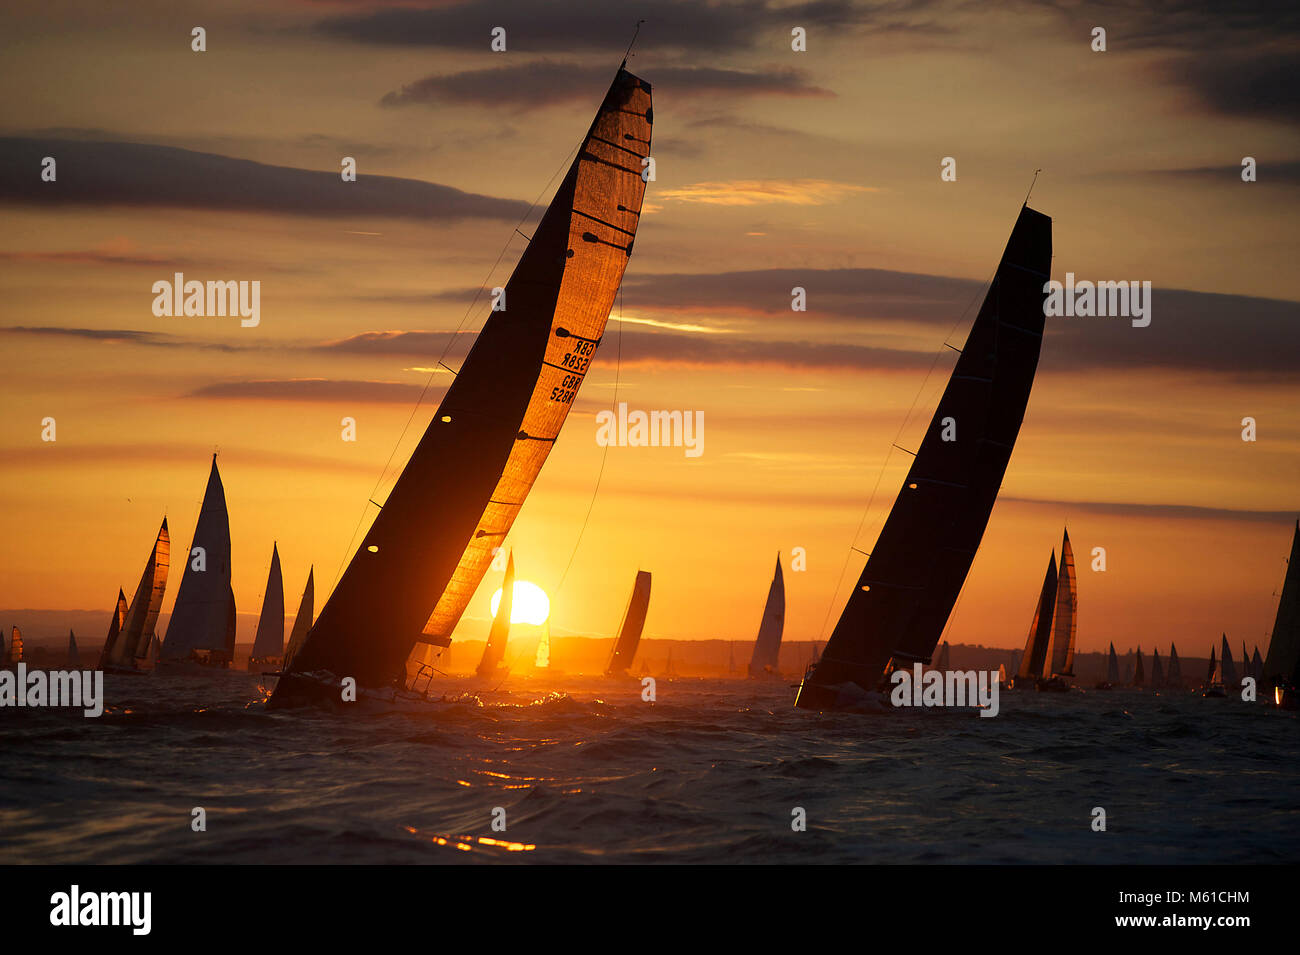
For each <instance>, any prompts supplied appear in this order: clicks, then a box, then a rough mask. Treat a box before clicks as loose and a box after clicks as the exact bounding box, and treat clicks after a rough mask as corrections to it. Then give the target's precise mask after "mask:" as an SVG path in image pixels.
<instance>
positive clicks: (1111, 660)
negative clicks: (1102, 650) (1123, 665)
mask: <svg viewBox="0 0 1300 955" xmlns="http://www.w3.org/2000/svg"><path fill="white" fill-rule="evenodd" d="M1118 685H1119V657H1117V656H1115V644H1114V643H1111V645H1110V652H1109V655H1108V656H1107V657H1106V679H1105V680H1103V681H1102V682H1100V683H1098V684H1097V685H1096V687H1095V688H1094V689H1098V690H1113V689H1115V687H1116V686H1118Z"/></svg>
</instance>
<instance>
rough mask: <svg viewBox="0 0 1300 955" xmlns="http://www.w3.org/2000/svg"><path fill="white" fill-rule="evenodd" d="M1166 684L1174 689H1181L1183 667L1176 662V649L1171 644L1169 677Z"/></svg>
mask: <svg viewBox="0 0 1300 955" xmlns="http://www.w3.org/2000/svg"><path fill="white" fill-rule="evenodd" d="M1168 683H1169V685H1170V686H1171V687H1173V688H1175V689H1179V690H1181V689H1183V688H1184V687H1183V665H1182V664H1181V663H1179V662H1178V647H1177V646H1175V645H1174V644H1173V643H1170V644H1169V676H1168Z"/></svg>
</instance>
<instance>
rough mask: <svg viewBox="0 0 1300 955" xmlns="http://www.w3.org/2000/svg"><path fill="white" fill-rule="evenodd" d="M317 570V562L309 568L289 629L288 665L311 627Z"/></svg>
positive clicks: (286, 659)
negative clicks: (314, 578) (314, 579)
mask: <svg viewBox="0 0 1300 955" xmlns="http://www.w3.org/2000/svg"><path fill="white" fill-rule="evenodd" d="M315 572H316V565H315V564H313V565H312V566H311V567H308V568H307V586H305V587H304V588H303V589H302V600H300V601H299V603H298V612H297V613H296V614H294V617H293V629H292V630H291V631H289V645H288V646H287V647H286V648H285V651H284V663H285V665H286V666H287V665H288V663H289V661H290V660H292V659H293V657H294V654H295V653H297V652H298V648H299V647H301V646H302V642H303V641H304V640H306V639H307V631H309V630H310V629H311V619H312V613H313V612H314V609H315V605H316V586H315V583H314V582H313V577H314V575H315Z"/></svg>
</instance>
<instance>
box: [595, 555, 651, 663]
mask: <svg viewBox="0 0 1300 955" xmlns="http://www.w3.org/2000/svg"><path fill="white" fill-rule="evenodd" d="M649 609H650V571H648V570H638V571H637V572H636V580H635V581H634V582H633V584H632V596H631V597H629V598H628V601H627V610H625V611H624V612H623V624H622V626H620V627H619V628H618V638H617V639H616V640H615V641H614V648H613V650H611V651H610V654H609V664H608V665H607V666H606V667H605V676H627V668H628V667H630V666H631V665H632V660H633V659H634V658H635V657H636V650H637V647H638V646H640V645H641V631H642V630H643V629H645V616H646V612H647V611H648V610H649Z"/></svg>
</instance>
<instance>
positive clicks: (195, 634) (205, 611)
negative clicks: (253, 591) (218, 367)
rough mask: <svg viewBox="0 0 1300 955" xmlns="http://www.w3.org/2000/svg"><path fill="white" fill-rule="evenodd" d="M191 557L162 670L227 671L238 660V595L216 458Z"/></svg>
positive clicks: (183, 575) (165, 643) (170, 624)
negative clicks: (236, 614) (231, 583)
mask: <svg viewBox="0 0 1300 955" xmlns="http://www.w3.org/2000/svg"><path fill="white" fill-rule="evenodd" d="M187 553H188V558H187V561H186V564H185V570H184V571H183V572H182V573H181V585H180V587H179V589H178V590H177V592H176V603H175V605H174V606H173V607H172V616H171V620H170V621H168V623H167V636H166V638H165V639H164V640H163V643H162V653H161V656H160V658H159V661H158V666H159V669H160V670H162V671H168V670H170V671H172V672H181V673H200V672H204V671H205V670H207V669H209V668H216V669H229V668H230V664H231V661H232V660H234V657H235V591H234V590H233V589H232V588H231V586H230V518H229V515H228V514H227V512H226V492H225V489H224V488H223V487H222V485H221V474H220V472H219V471H218V470H217V456H216V455H215V454H214V455H212V468H211V470H209V472H208V485H207V488H206V489H205V490H204V492H203V504H202V505H201V506H200V508H199V521H198V524H197V525H195V528H194V540H193V542H192V543H191V544H190V549H189V551H188V552H187Z"/></svg>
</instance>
